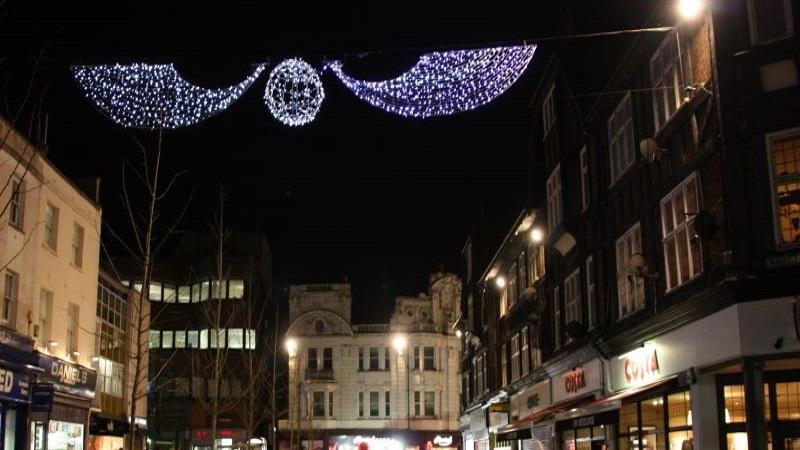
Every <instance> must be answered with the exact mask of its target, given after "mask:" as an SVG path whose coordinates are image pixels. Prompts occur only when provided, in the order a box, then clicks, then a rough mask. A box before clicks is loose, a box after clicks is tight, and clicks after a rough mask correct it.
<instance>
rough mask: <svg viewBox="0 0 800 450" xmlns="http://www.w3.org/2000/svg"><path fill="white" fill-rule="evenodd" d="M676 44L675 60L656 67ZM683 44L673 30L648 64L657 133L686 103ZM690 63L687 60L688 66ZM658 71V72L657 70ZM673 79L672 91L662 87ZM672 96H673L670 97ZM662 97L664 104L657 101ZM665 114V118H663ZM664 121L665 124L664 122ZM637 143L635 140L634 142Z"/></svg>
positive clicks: (654, 123) (676, 31) (654, 127)
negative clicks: (682, 60) (670, 78)
mask: <svg viewBox="0 0 800 450" xmlns="http://www.w3.org/2000/svg"><path fill="white" fill-rule="evenodd" d="M672 44H674V45H675V55H674V56H675V58H674V59H672V60H670V61H669V63H668V64H665V65H663V66H662V67H655V64H656V63H658V62H661V63H663V62H664V61H663V60H661V59H660V58H661V56H662V55H663V54H664V53H665V52H666V51H667V50H668V48H669V46H670V45H672ZM680 45H681V42H680V38H679V36H678V30H677V29H676V30H673V31H671V32H669V33H667V35H666V36H665V37H664V39H663V40H662V41H661V43H660V44H659V45H658V48H657V49H656V50H655V51H654V52H653V54H652V56H650V62H649V64H648V66H649V69H650V83H651V86H653V91H652V94H651V98H650V100H651V102H652V104H653V121H654V122H653V129H654V130H655V131H656V133H657V132H658V131H659V130H661V129H662V128H664V125H666V124H667V123H668V122H669V120H670V119H671V118H672V117H673V116H674V115H675V113H676V112H677V111H678V109H679V108H680V107H681V105H683V103H684V97H685V95H684V92H683V90H684V86H686V85H687V80H685V79H684V78H685V77H686V75H685V74H683V73H681V65H682V62H681V61H680V58H681V48H680ZM688 63H689V61H688V58H687V64H688ZM656 69H658V71H657V70H656ZM670 76H671V77H672V83H673V86H672V89H665V88H664V87H668V86H667V85H664V86H662V84H663V83H668V82H669V80H668V78H669V77H670ZM670 94H672V95H670ZM659 95H661V96H662V97H661V98H660V100H661V101H663V103H660V102H658V101H656V98H657V97H658V96H659ZM669 104H671V108H668V105H669ZM659 105H660V106H661V107H662V108H667V110H666V111H659ZM662 113H663V115H664V116H663V118H662ZM662 119H663V122H662ZM634 142H635V140H634Z"/></svg>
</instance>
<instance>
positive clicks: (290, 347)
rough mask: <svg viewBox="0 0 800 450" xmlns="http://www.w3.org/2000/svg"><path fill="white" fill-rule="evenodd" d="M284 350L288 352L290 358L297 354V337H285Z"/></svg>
mask: <svg viewBox="0 0 800 450" xmlns="http://www.w3.org/2000/svg"><path fill="white" fill-rule="evenodd" d="M286 352H287V353H289V357H290V358H294V357H295V356H297V339H295V338H288V339H286Z"/></svg>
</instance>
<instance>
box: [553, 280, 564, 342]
mask: <svg viewBox="0 0 800 450" xmlns="http://www.w3.org/2000/svg"><path fill="white" fill-rule="evenodd" d="M553 337H554V339H553V349H554V350H558V349H560V348H561V346H562V344H563V342H562V340H561V285H560V284H559V285H558V286H556V287H554V288H553Z"/></svg>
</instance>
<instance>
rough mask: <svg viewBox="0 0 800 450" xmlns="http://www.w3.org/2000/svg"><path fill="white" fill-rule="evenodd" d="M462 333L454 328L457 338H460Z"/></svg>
mask: <svg viewBox="0 0 800 450" xmlns="http://www.w3.org/2000/svg"><path fill="white" fill-rule="evenodd" d="M463 335H464V333H462V332H461V330H456V337H457V338H460V337H461V336H463Z"/></svg>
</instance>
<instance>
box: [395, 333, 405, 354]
mask: <svg viewBox="0 0 800 450" xmlns="http://www.w3.org/2000/svg"><path fill="white" fill-rule="evenodd" d="M392 345H393V346H394V349H395V350H397V353H398V354H400V355H402V354H403V351H405V349H406V347H407V346H408V338H406V335H404V334H395V335H394V338H393V339H392Z"/></svg>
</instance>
